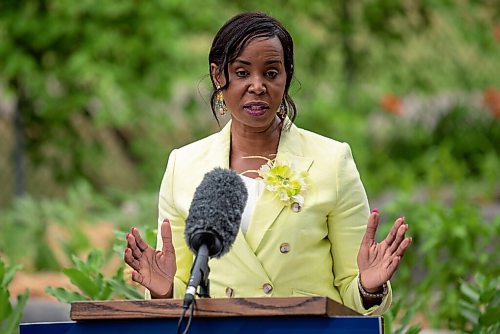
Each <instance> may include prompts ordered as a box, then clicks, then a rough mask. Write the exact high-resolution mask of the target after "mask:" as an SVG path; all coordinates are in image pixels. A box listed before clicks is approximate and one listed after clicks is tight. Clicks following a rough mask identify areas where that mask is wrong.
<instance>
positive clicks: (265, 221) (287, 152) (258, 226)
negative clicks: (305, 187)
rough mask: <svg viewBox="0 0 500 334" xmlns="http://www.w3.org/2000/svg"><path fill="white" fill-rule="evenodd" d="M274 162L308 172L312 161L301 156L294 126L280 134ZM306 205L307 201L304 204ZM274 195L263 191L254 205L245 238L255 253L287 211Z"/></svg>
mask: <svg viewBox="0 0 500 334" xmlns="http://www.w3.org/2000/svg"><path fill="white" fill-rule="evenodd" d="M276 161H277V162H278V163H279V162H280V161H281V162H285V161H286V162H292V163H294V164H295V166H296V168H297V171H299V172H300V171H308V170H309V168H310V167H311V165H312V163H313V159H311V158H308V157H304V156H302V150H301V140H300V133H299V131H298V129H297V127H296V126H295V125H293V124H292V125H291V128H290V129H289V130H288V131H283V132H282V133H281V138H280V142H279V145H278V154H277V156H276ZM305 205H307V199H306V204H305ZM289 209H290V208H289V207H288V205H285V203H283V202H282V201H281V200H280V199H279V198H277V197H276V195H275V194H274V193H272V192H270V191H269V190H267V189H264V191H263V193H262V195H261V196H260V197H259V199H258V200H257V203H256V204H255V209H254V212H253V215H252V219H251V222H250V226H249V227H248V231H247V233H246V234H245V238H246V241H247V243H248V244H249V246H250V248H251V249H252V250H253V251H254V252H256V251H257V249H258V247H259V245H260V243H261V241H262V239H263V238H264V235H265V234H266V233H267V231H268V230H269V228H270V227H271V226H272V225H273V223H274V222H275V221H276V219H277V218H278V217H279V215H280V213H281V212H282V211H283V210H289Z"/></svg>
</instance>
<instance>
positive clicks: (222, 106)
mask: <svg viewBox="0 0 500 334" xmlns="http://www.w3.org/2000/svg"><path fill="white" fill-rule="evenodd" d="M217 89H219V88H217ZM215 109H217V111H218V112H219V114H220V115H221V116H224V114H225V113H226V112H227V107H226V102H225V101H224V95H222V92H221V91H220V90H219V91H217V93H215Z"/></svg>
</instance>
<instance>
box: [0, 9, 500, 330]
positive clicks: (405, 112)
mask: <svg viewBox="0 0 500 334" xmlns="http://www.w3.org/2000/svg"><path fill="white" fill-rule="evenodd" d="M241 11H263V12H266V13H268V14H270V15H272V16H275V17H276V18H278V19H279V20H280V21H281V22H282V23H283V24H284V25H285V26H286V27H287V28H288V29H289V31H290V32H291V34H292V36H293V38H294V42H295V61H296V66H295V68H296V73H295V80H294V82H293V84H292V87H291V95H292V97H293V98H294V99H295V102H296V104H297V105H298V111H299V112H298V118H297V124H298V125H299V126H301V127H304V128H307V129H310V130H312V131H315V132H318V133H320V134H323V135H326V136H328V137H331V138H335V139H337V140H341V141H346V142H348V143H349V144H350V145H351V146H352V150H353V153H354V157H355V160H356V162H357V165H358V168H359V170H360V173H361V176H362V179H363V182H364V184H365V186H366V189H367V192H368V195H369V198H370V199H371V201H372V203H374V204H376V205H380V206H379V209H381V211H382V212H386V216H385V217H384V218H386V220H389V221H390V220H392V219H393V218H394V217H396V216H397V215H398V214H401V212H404V213H405V214H406V215H407V219H408V221H409V222H410V231H412V233H413V234H414V236H415V238H414V239H415V241H416V242H415V244H414V246H413V249H414V250H413V253H411V255H410V256H409V258H408V259H405V262H404V263H403V265H402V268H401V270H400V272H399V273H398V276H397V277H396V279H395V281H394V286H395V289H396V291H397V292H396V295H398V294H400V296H401V298H402V299H407V300H408V303H407V305H405V304H404V302H399V303H398V304H397V305H398V306H397V311H396V313H398V311H400V310H401V309H405V308H406V309H410V302H409V301H413V300H415V299H414V298H417V299H418V298H419V296H420V299H422V298H424V299H425V300H424V302H423V303H422V305H421V306H419V307H420V308H418V309H416V308H415V305H413V306H414V307H413V309H412V311H411V312H420V313H423V314H424V315H425V316H426V317H427V319H429V321H430V322H431V325H432V326H434V327H449V328H462V329H464V330H466V329H470V328H472V327H471V326H476V325H477V324H475V325H470V324H469V325H467V321H466V320H464V318H463V317H461V315H460V312H459V310H458V308H457V307H456V305H457V303H456V302H457V301H458V300H459V299H460V298H461V297H460V295H459V293H458V287H459V286H460V284H461V282H467V281H468V280H472V279H473V272H471V271H474V272H477V273H481V274H482V275H485V276H486V277H494V275H496V276H498V274H499V271H500V270H499V263H498V256H495V250H496V248H495V247H493V246H492V245H495V244H497V243H498V231H499V230H498V226H499V219H498V209H495V210H493V212H494V213H493V214H485V213H484V212H485V208H490V207H494V208H495V207H496V208H498V205H499V202H500V190H499V189H500V181H499V172H498V171H499V170H500V158H499V156H500V145H499V143H500V125H499V121H498V117H499V115H500V111H499V110H500V102H498V101H500V65H499V62H498V59H500V6H498V3H497V1H495V0H483V1H478V0H465V1H449V0H446V1H432V0H426V1H398V0H363V1H361V0H360V1H348V0H343V1H326V0H318V1H304V0H290V1H251V2H250V1H229V0H224V1H215V0H207V1H200V0H192V1H176V0H169V1H167V0H165V1H160V0H155V1H135V0H123V1H95V0H81V1H70V0H44V1H35V0H26V1H15V0H3V1H1V2H0V154H2V160H1V161H0V183H1V184H2V191H1V192H0V207H1V208H2V210H3V212H2V215H0V225H1V228H2V231H4V233H2V236H1V237H0V253H2V254H3V256H5V257H6V258H7V259H9V260H10V261H11V262H16V261H21V262H22V263H23V264H24V265H25V268H26V270H32V271H38V270H60V269H61V266H62V263H61V260H60V259H59V260H58V258H57V256H56V255H54V250H53V249H51V248H50V247H49V246H47V245H46V244H45V243H44V240H45V239H46V238H47V234H48V232H47V231H48V227H49V226H51V225H56V226H58V227H59V228H62V229H64V230H65V231H68V235H71V237H70V238H68V239H66V240H61V241H60V247H61V248H62V249H63V250H64V253H65V256H66V258H67V259H71V261H72V262H73V263H79V265H80V267H83V266H84V264H83V263H80V262H78V261H77V260H76V259H75V258H74V255H75V254H80V253H82V252H85V251H88V250H89V249H90V248H92V247H93V245H92V244H91V242H90V241H89V238H88V236H86V235H85V233H84V232H83V230H82V229H81V224H82V223H85V224H91V225H92V224H98V223H100V222H102V221H107V222H111V223H112V224H113V225H114V226H115V227H116V229H117V230H120V231H121V232H120V233H119V235H120V236H121V237H122V236H123V231H125V230H128V229H129V228H130V227H131V226H140V227H142V228H143V229H149V232H148V233H150V232H151V231H150V229H151V228H154V226H155V215H156V209H155V206H156V192H157V189H158V187H159V183H160V180H161V176H162V173H163V171H164V167H165V163H166V159H167V156H168V153H169V152H170V150H171V149H172V148H174V147H178V146H181V145H184V144H186V143H189V142H191V141H193V140H196V139H199V138H202V137H203V136H205V135H208V134H210V133H213V132H214V131H217V130H218V126H217V122H216V121H215V120H214V119H213V118H212V114H211V111H210V107H209V103H208V97H209V92H210V89H211V87H210V80H209V78H208V76H207V75H208V64H207V58H208V51H209V48H210V44H211V41H212V38H213V36H214V34H215V33H216V31H217V30H218V28H219V27H220V26H221V25H222V24H223V23H224V22H225V21H226V20H227V19H228V18H230V17H231V16H232V15H234V14H236V13H239V12H241ZM491 94H493V95H491ZM489 96H493V98H491V97H489ZM495 96H496V100H495ZM388 97H393V98H394V99H395V101H396V102H395V104H394V103H393V104H391V105H389V106H388V105H387V103H386V102H384V101H386V100H387V98H388ZM394 99H393V100H394ZM488 101H489V102H488ZM491 101H493V102H491ZM494 101H497V102H494ZM495 103H496V104H495ZM495 106H496V107H495ZM495 108H497V109H495ZM14 115H17V116H18V117H19V123H18V125H19V126H18V127H19V128H20V129H21V132H22V136H23V138H24V157H25V164H24V167H25V173H26V190H27V196H25V197H21V198H14V196H13V191H11V189H12V188H13V185H14V180H13V178H12V176H11V175H12V174H11V169H12V168H14V162H13V159H12V158H11V154H12V150H13V146H14V137H15V134H14V126H13V125H12V124H13V122H14V121H13V120H14V119H15V117H14ZM223 121H224V120H223ZM488 212H489V211H488ZM412 223H413V224H416V225H413V226H415V227H412ZM122 239H123V238H122ZM26 245H30V246H28V247H25V246H26ZM21 246H22V248H23V251H21V250H20V249H21ZM115 246H116V247H117V248H120V247H123V245H122V244H121V245H119V242H118V243H117V244H116V245H115ZM435 252H439V256H436V253H435ZM478 253H481V254H483V255H481V257H480V258H479V260H478V261H475V260H476V255H477V254H478ZM496 253H498V252H496ZM103 254H104V255H103V256H104V259H110V258H111V257H112V255H111V254H112V252H111V250H105V251H104V252H103ZM75 261H76V262H75ZM103 261H104V260H103ZM442 261H445V262H442ZM446 264H448V265H446ZM454 265H456V266H454ZM90 267H91V268H92V270H94V271H93V274H92V275H100V274H97V273H95V272H96V271H98V269H99V268H97V267H96V268H94V267H95V266H94V267H92V266H90ZM90 267H89V268H90ZM415 270H417V271H418V274H419V275H421V276H418V275H417V276H415ZM468 270H469V271H468ZM66 272H69V271H68V270H66ZM99 277H101V276H99ZM415 277H416V278H415ZM486 279H488V278H486ZM102 280H103V282H104V281H105V280H104V278H102ZM431 282H434V284H436V286H432V284H431ZM122 283H123V282H122V281H120V284H122ZM106 284H107V283H106ZM100 288H103V287H100ZM106 289H107V288H106ZM439 289H456V291H455V293H449V294H447V295H440V294H435V293H434V292H436V291H438V290H439ZM103 291H104V290H103ZM488 291H489V290H488ZM415 292H418V294H419V295H418V296H414V295H413V294H414V293H415ZM436 296H439V297H436ZM429 306H431V307H430V308H429ZM396 313H395V314H393V315H391V316H394V318H398V319H399V318H401V317H398V316H397V314H396ZM407 314H410V313H407ZM411 314H413V313H411ZM407 318H409V317H408V316H407V317H406V318H405V317H403V318H402V319H400V321H402V322H403V323H404V322H408V321H410V320H411V319H407ZM387 319H390V317H388V318H387ZM467 326H469V327H467ZM477 326H478V325H477ZM401 328H403V327H401ZM401 328H400V329H401ZM474 328H476V327H474Z"/></svg>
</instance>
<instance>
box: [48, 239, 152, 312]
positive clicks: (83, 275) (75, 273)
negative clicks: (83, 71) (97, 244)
mask: <svg viewBox="0 0 500 334" xmlns="http://www.w3.org/2000/svg"><path fill="white" fill-rule="evenodd" d="M103 259H104V257H103V254H102V252H100V251H98V250H95V249H94V250H92V251H91V252H90V254H89V255H88V257H87V261H86V262H84V261H82V260H80V259H78V258H77V257H73V263H74V267H70V268H65V269H64V270H63V273H64V274H65V275H66V276H67V277H68V278H69V279H70V280H71V283H73V284H74V285H75V286H76V287H77V288H78V289H79V291H70V290H67V289H64V288H54V287H47V288H46V289H45V291H46V292H47V293H48V294H50V295H52V296H54V297H56V298H57V299H58V300H59V301H61V302H64V303H71V302H73V301H78V300H109V299H113V298H122V299H123V298H126V299H141V298H143V295H142V294H141V293H140V292H139V291H137V290H136V289H135V288H133V287H131V286H129V285H128V284H127V283H126V282H125V280H124V278H123V270H124V265H121V266H120V267H119V268H118V270H117V271H116V273H115V274H114V275H113V277H111V278H105V277H104V275H103V274H102V272H101V268H102V266H103V264H104V261H103Z"/></svg>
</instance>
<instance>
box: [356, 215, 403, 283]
mask: <svg viewBox="0 0 500 334" xmlns="http://www.w3.org/2000/svg"><path fill="white" fill-rule="evenodd" d="M379 219H380V216H379V214H378V212H377V211H374V212H372V213H371V215H370V217H369V218H368V225H367V227H366V232H365V235H364V237H363V241H362V242H361V248H360V249H359V253H358V267H359V274H360V278H361V284H362V285H363V288H364V289H365V290H366V291H368V292H371V293H374V292H377V291H379V290H380V289H381V287H382V285H383V284H384V283H386V282H387V281H388V280H390V279H391V277H392V275H393V274H394V272H395V271H396V269H397V268H398V266H399V263H400V261H401V258H402V257H403V255H404V253H405V251H406V250H407V249H408V247H409V246H410V244H411V241H412V239H411V237H406V238H405V233H406V231H407V230H408V224H405V218H404V217H400V218H398V219H396V221H395V222H394V226H393V227H392V229H391V231H390V232H389V234H388V235H387V237H386V238H385V239H384V240H383V241H382V242H380V243H377V242H376V241H375V234H376V232H377V227H378V223H379Z"/></svg>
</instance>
